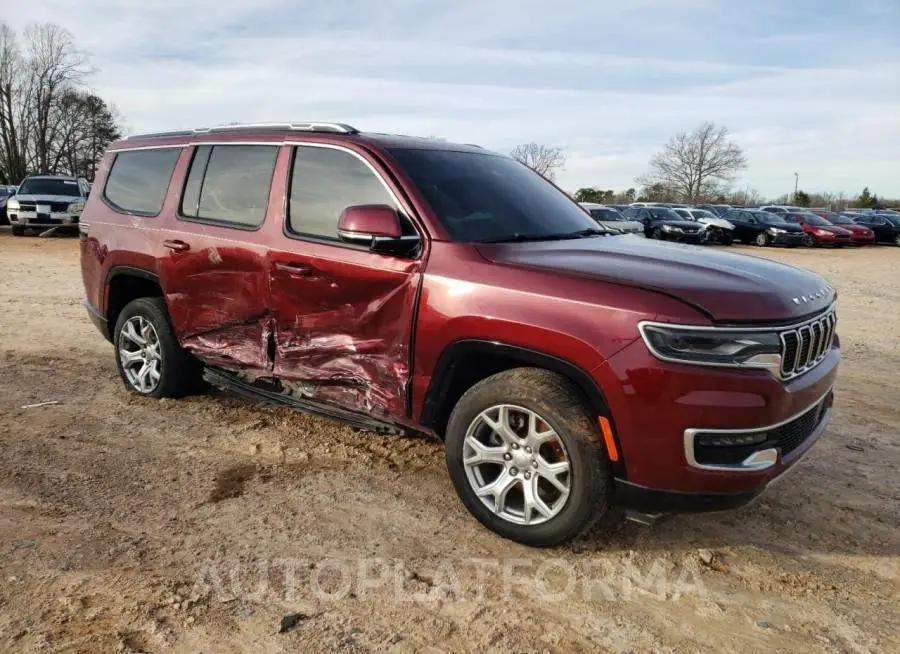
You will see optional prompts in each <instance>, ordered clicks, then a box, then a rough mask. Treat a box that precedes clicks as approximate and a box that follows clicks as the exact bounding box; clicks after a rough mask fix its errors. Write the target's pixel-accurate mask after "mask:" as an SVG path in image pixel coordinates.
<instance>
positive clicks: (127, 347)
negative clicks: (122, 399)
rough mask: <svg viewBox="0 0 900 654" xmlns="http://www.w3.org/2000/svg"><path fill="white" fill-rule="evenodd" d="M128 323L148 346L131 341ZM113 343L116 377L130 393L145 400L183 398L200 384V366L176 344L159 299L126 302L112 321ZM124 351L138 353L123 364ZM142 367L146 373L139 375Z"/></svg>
mask: <svg viewBox="0 0 900 654" xmlns="http://www.w3.org/2000/svg"><path fill="white" fill-rule="evenodd" d="M129 324H130V325H131V328H132V330H133V331H131V333H132V334H137V335H138V336H139V337H140V338H141V339H143V340H144V341H145V343H147V344H148V345H147V346H146V350H143V348H142V347H141V346H140V345H139V344H138V342H137V341H136V340H133V338H134V336H129V335H128V331H126V330H129V327H128V325H129ZM144 325H149V327H150V329H148V330H146V331H145V330H144V329H143V326H144ZM113 343H114V345H115V353H116V368H117V370H118V371H119V376H120V377H121V378H122V382H123V383H124V384H125V387H126V388H127V389H128V390H130V391H131V392H133V393H137V394H138V395H144V396H147V397H183V396H185V395H188V394H190V393H191V392H193V391H195V390H197V389H198V388H199V387H200V385H201V366H200V363H199V362H198V361H197V360H196V359H195V358H194V357H193V356H191V354H190V353H189V352H187V351H186V350H183V349H182V348H181V346H180V345H178V339H177V338H176V337H175V332H174V331H173V330H172V325H171V323H170V322H169V314H168V311H167V309H166V303H165V301H164V300H163V298H161V297H143V298H138V299H137V300H133V301H131V302H129V303H128V304H127V305H126V306H125V308H124V309H122V312H121V313H120V314H119V318H118V320H116V326H115V332H114V340H113ZM154 345H155V347H154ZM142 350H143V353H141V352H142ZM126 351H128V352H131V353H133V354H138V353H141V355H140V357H138V359H139V360H135V361H131V362H126V361H123V357H124V356H126ZM145 365H146V366H147V367H148V372H147V374H146V375H142V374H141V373H142V371H143V369H144V368H143V367H144V366H145ZM154 372H155V375H154ZM140 379H143V380H144V382H145V383H141V382H140Z"/></svg>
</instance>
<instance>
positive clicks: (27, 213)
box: [6, 175, 88, 236]
mask: <svg viewBox="0 0 900 654" xmlns="http://www.w3.org/2000/svg"><path fill="white" fill-rule="evenodd" d="M87 197H88V185H87V180H85V179H83V178H80V177H71V176H68V175H34V176H32V177H26V178H25V180H24V181H23V182H22V183H21V184H20V185H19V190H18V191H17V192H16V194H15V195H14V196H13V197H11V198H10V199H9V200H8V201H7V203H6V211H7V215H8V216H9V222H10V224H11V225H12V232H13V235H14V236H22V235H24V234H25V231H26V230H28V229H41V230H45V229H49V228H52V227H56V228H59V229H67V230H72V231H77V230H78V221H79V218H80V216H81V211H82V209H84V204H85V201H86V200H87Z"/></svg>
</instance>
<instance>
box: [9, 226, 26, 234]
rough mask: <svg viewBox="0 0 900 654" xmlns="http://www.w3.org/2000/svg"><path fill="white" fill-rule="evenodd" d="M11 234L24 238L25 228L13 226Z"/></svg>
mask: <svg viewBox="0 0 900 654" xmlns="http://www.w3.org/2000/svg"><path fill="white" fill-rule="evenodd" d="M12 233H13V236H25V228H24V227H22V226H21V225H13V228H12Z"/></svg>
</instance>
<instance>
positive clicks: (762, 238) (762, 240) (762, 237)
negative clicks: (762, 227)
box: [756, 232, 769, 247]
mask: <svg viewBox="0 0 900 654" xmlns="http://www.w3.org/2000/svg"><path fill="white" fill-rule="evenodd" d="M756 244H757V245H759V246H761V247H765V246H767V245H768V244H769V235H768V234H766V233H765V232H760V233H759V234H757V235H756Z"/></svg>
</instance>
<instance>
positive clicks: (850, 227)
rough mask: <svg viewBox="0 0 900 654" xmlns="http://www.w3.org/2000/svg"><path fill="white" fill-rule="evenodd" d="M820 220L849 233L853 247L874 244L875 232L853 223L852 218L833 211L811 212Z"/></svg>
mask: <svg viewBox="0 0 900 654" xmlns="http://www.w3.org/2000/svg"><path fill="white" fill-rule="evenodd" d="M813 213H815V214H816V215H817V216H819V217H820V218H824V219H825V220H827V221H828V222H830V223H831V224H832V225H834V226H835V227H840V228H841V229H846V230H847V231H848V232H850V238H851V239H852V241H853V244H854V245H868V244H869V243H874V242H875V232H873V231H872V230H871V229H869V228H868V227H866V226H865V225H858V224H856V223H855V222H853V219H852V218H848V217H847V216H844V215H841V214H839V213H835V212H834V211H815V212H813Z"/></svg>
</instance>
